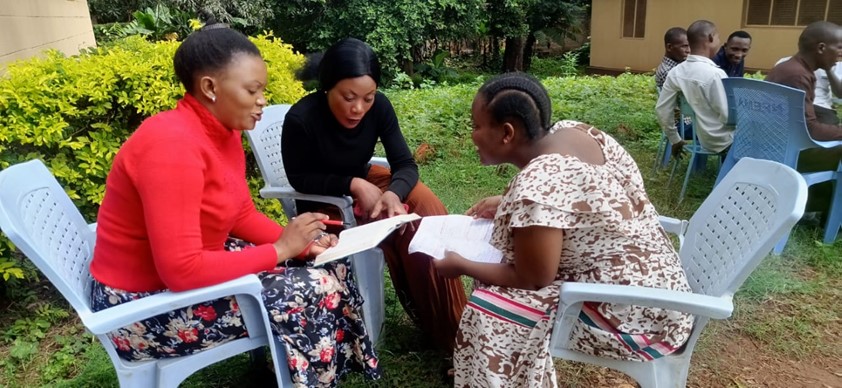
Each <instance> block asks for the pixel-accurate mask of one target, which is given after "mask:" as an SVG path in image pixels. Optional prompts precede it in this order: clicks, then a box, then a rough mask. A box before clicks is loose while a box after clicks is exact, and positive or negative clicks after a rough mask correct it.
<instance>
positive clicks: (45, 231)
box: [0, 160, 292, 388]
mask: <svg viewBox="0 0 842 388" xmlns="http://www.w3.org/2000/svg"><path fill="white" fill-rule="evenodd" d="M0 229H2V231H3V233H5V234H6V236H8V237H9V240H11V241H12V242H13V243H14V244H15V246H17V247H18V248H19V249H20V250H21V251H22V252H23V253H24V255H26V257H27V258H29V260H30V261H32V262H33V263H34V264H35V266H36V267H38V269H39V270H40V271H41V272H42V273H43V274H44V275H45V276H46V277H47V279H49V280H50V282H51V283H52V284H53V285H54V286H55V287H56V289H58V291H59V292H61V294H62V296H64V298H65V299H67V301H68V302H69V303H70V306H71V307H73V309H74V310H76V313H77V314H79V318H80V319H81V320H82V324H83V325H84V326H85V328H87V329H88V330H89V331H90V332H91V333H93V334H94V335H95V336H96V337H97V338H98V339H99V341H100V342H101V343H102V346H103V347H105V350H106V352H107V353H108V356H109V357H111V362H112V364H113V365H114V369H116V371H117V378H118V380H119V382H120V386H121V387H124V388H125V387H139V388H140V387H143V388H145V387H177V386H178V385H179V383H181V382H182V381H183V380H184V379H185V378H187V377H188V376H190V375H191V374H193V373H194V372H196V371H198V370H199V369H202V368H204V367H206V366H208V365H210V364H213V363H215V362H218V361H222V360H224V359H227V358H229V357H232V356H235V355H237V354H240V353H243V352H247V351H251V350H262V348H263V346H266V345H269V348H270V350H271V351H272V355H273V359H274V362H275V374H276V377H277V379H278V385H279V386H285V385H286V386H291V385H292V381H291V380H290V377H289V369H288V368H287V363H286V352H285V350H284V347H283V346H282V345H281V344H280V342H277V338H276V337H275V336H274V335H273V334H272V331H271V328H270V326H269V325H268V324H267V321H268V315H267V313H266V308H265V306H264V305H263V300H262V297H261V291H262V289H263V286H262V285H261V283H260V280H259V279H258V278H257V276H256V275H246V276H243V277H241V278H238V279H234V280H231V281H228V282H225V283H222V284H217V285H214V286H209V287H203V288H199V289H195V290H191V291H184V292H163V293H160V294H155V295H151V296H148V297H145V298H141V299H138V300H134V301H131V302H128V303H123V304H120V305H118V306H114V307H111V308H108V309H105V310H102V311H98V312H94V311H92V310H91V306H90V286H91V275H90V270H89V267H90V261H91V259H92V258H93V251H94V244H95V242H96V233H95V230H96V224H91V225H88V224H87V223H86V222H85V220H84V218H83V217H82V214H81V213H79V210H78V209H77V208H76V206H75V205H74V204H73V202H72V201H71V200H70V198H69V197H68V196H67V194H66V193H65V191H64V190H63V189H62V188H61V186H60V185H59V183H58V182H57V181H56V179H55V178H54V177H53V176H52V174H51V173H50V171H49V170H47V167H46V166H44V164H43V163H42V162H41V161H40V160H32V161H29V162H26V163H20V164H16V165H13V166H11V167H9V168H7V169H5V170H2V171H0ZM229 295H235V296H236V297H237V303H238V304H239V306H240V312H241V313H242V315H243V320H244V322H245V324H246V327H248V332H249V336H248V337H247V338H240V339H237V340H233V341H231V342H226V343H224V344H221V345H218V346H216V347H214V348H211V349H207V350H204V351H201V352H199V353H196V354H193V355H189V356H182V357H174V358H168V359H161V360H149V361H126V360H124V359H122V358H120V357H119V356H118V355H117V352H116V350H115V348H114V343H113V342H111V340H110V339H109V338H108V336H107V333H109V332H112V331H114V330H117V329H119V328H121V327H124V326H128V325H131V324H132V323H134V322H137V321H140V320H142V319H144V318H148V317H152V316H155V315H159V314H163V313H166V312H168V311H171V310H173V309H177V308H180V307H186V306H190V305H194V304H197V303H201V302H204V301H208V300H213V299H217V298H222V297H225V296H229ZM279 359H280V360H281V362H280V363H279V362H278V360H279Z"/></svg>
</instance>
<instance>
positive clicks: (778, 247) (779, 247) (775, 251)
mask: <svg viewBox="0 0 842 388" xmlns="http://www.w3.org/2000/svg"><path fill="white" fill-rule="evenodd" d="M789 233H790V232H786V234H785V235H784V237H783V238H781V241H778V243H777V244H775V248H774V249H772V254H773V255H775V256H779V255H780V254H781V252H783V251H784V247H786V242H787V241H788V240H789Z"/></svg>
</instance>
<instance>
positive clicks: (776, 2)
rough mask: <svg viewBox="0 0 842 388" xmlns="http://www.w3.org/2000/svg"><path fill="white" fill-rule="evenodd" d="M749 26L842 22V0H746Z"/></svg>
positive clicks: (746, 22) (746, 21)
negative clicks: (822, 21) (823, 21)
mask: <svg viewBox="0 0 842 388" xmlns="http://www.w3.org/2000/svg"><path fill="white" fill-rule="evenodd" d="M746 2H747V5H746V18H745V25H747V26H806V25H808V24H810V23H812V22H817V21H821V20H826V21H829V22H833V23H836V24H841V23H842V0H746Z"/></svg>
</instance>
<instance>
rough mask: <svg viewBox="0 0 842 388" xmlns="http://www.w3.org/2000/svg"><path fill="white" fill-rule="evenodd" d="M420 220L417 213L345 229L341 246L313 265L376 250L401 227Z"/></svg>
mask: <svg viewBox="0 0 842 388" xmlns="http://www.w3.org/2000/svg"><path fill="white" fill-rule="evenodd" d="M420 219H421V216H419V215H418V214H415V213H412V214H402V215H399V216H394V217H392V218H385V219H382V220H378V221H374V222H371V223H368V224H365V225H360V226H357V227H353V228H350V229H345V230H343V231H342V232H340V233H339V244H337V245H336V246H335V247H333V248H329V249H327V250H326V251H324V252H322V253H321V254H320V255H318V256H316V260H315V261H314V262H313V265H322V264H324V263H328V262H331V261H334V260H338V259H341V258H343V257H347V256H349V255H353V254H354V253H358V252H362V251H364V250H367V249H371V248H374V247H376V246H377V244H380V242H381V241H383V239H385V238H386V237H387V236H389V234H391V233H392V232H394V231H396V230H398V228H400V227H401V225H403V224H405V223H407V222H412V221H415V220H420Z"/></svg>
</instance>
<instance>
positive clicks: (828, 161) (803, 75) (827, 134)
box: [766, 22, 842, 215]
mask: <svg viewBox="0 0 842 388" xmlns="http://www.w3.org/2000/svg"><path fill="white" fill-rule="evenodd" d="M840 56H842V28H840V27H839V26H837V25H836V24H833V23H830V22H815V23H812V24H810V25H809V26H807V27H806V28H804V31H802V32H801V36H799V37H798V53H796V54H795V55H793V56H792V57H791V58H790V59H789V60H786V61H783V62H781V63H779V64H777V65H775V67H774V68H773V69H772V71H770V72H769V74H768V75H767V76H766V81H769V82H775V83H779V84H782V85H786V86H789V87H793V88H796V89H801V90H803V91H804V116H805V121H806V122H807V131H808V132H809V133H810V137H812V138H813V139H814V140H820V141H821V140H842V127H840V126H839V125H834V124H829V123H827V122H822V121H821V120H819V119H818V117H817V114H816V113H817V112H816V106H815V99H816V93H815V90H816V74H815V71H816V70H819V69H821V70H824V71H825V74H827V75H829V77H828V78H830V77H833V78H834V79H835V78H836V77H835V76H833V75H831V74H832V73H833V72H832V71H831V69H832V68H833V66H834V65H835V64H836V62H837V61H838V60H839V58H840ZM831 82H833V81H832V79H831ZM825 120H827V119H825ZM840 160H842V147H835V148H811V149H807V150H804V151H802V152H801V154H800V155H799V156H798V166H797V168H796V169H797V170H798V171H801V172H813V171H828V170H835V169H836V166H837V165H838V164H839V161H840ZM831 190H832V184H831V182H826V183H822V184H818V185H813V186H810V194H809V200H808V203H807V212H808V213H814V215H815V214H816V213H821V212H826V211H827V208H828V205H829V203H830V196H831V193H832V191H831Z"/></svg>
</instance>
